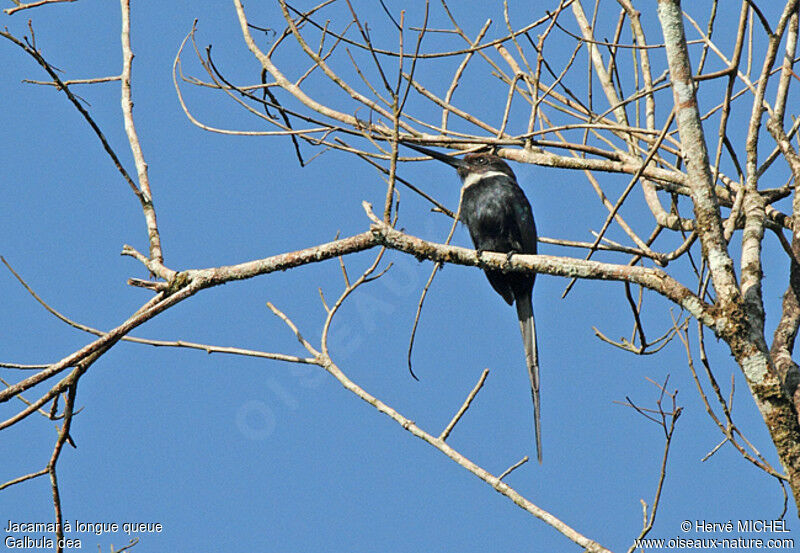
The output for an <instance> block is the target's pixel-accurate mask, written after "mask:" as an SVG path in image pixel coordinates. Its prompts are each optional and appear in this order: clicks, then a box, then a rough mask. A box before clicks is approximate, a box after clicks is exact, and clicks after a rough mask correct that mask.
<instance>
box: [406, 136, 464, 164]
mask: <svg viewBox="0 0 800 553" xmlns="http://www.w3.org/2000/svg"><path fill="white" fill-rule="evenodd" d="M403 145H405V146H407V147H409V148H411V149H412V150H416V151H418V152H421V153H423V154H425V155H426V156H431V157H432V158H433V159H438V160H439V161H442V162H444V163H446V164H448V165H449V166H450V167H455V168H456V169H458V168H460V167H466V165H467V162H466V161H464V160H463V159H461V158H457V157H452V156H446V155H444V154H443V153H441V152H437V151H436V150H429V149H428V148H423V147H422V146H417V145H416V144H410V143H408V142H403Z"/></svg>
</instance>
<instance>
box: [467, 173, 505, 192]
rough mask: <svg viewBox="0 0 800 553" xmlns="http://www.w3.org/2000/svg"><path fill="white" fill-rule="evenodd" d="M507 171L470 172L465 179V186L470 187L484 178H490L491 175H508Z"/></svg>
mask: <svg viewBox="0 0 800 553" xmlns="http://www.w3.org/2000/svg"><path fill="white" fill-rule="evenodd" d="M507 176H508V175H506V174H505V173H503V172H502V171H486V172H485V173H470V174H469V175H467V178H465V179H464V186H463V187H464V188H468V187H470V186H472V185H473V184H476V183H478V182H480V181H481V180H483V179H488V178H489V177H507Z"/></svg>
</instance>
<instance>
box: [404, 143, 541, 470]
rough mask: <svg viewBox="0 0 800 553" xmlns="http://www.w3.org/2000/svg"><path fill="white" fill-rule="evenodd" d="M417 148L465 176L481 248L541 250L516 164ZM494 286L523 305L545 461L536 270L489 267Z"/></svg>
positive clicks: (464, 211)
mask: <svg viewBox="0 0 800 553" xmlns="http://www.w3.org/2000/svg"><path fill="white" fill-rule="evenodd" d="M404 144H405V145H406V146H407V147H409V148H411V149H413V150H417V151H418V152H421V153H423V154H426V155H428V156H430V157H432V158H434V159H437V160H439V161H442V162H444V163H446V164H448V165H450V166H451V167H454V168H455V169H456V172H457V173H458V176H459V177H460V178H461V183H462V186H461V203H460V205H459V209H458V218H459V219H461V221H462V222H463V223H464V224H465V225H466V226H467V229H468V230H469V235H470V237H471V238H472V243H473V244H474V245H475V249H476V250H477V251H478V256H479V257H480V253H481V252H483V251H492V252H500V253H505V254H506V255H507V257H508V259H509V260H510V259H511V257H512V256H513V255H514V254H535V253H536V244H537V235H536V223H535V221H534V218H533V210H532V209H531V204H530V202H529V201H528V198H527V197H526V196H525V193H524V192H523V191H522V188H520V186H519V184H518V183H517V177H516V176H515V175H514V172H513V171H512V170H511V167H509V165H508V164H507V163H506V162H505V161H504V160H503V159H502V158H500V157H498V156H496V155H493V154H490V153H481V152H479V153H472V154H467V155H466V156H464V157H463V159H462V158H456V157H452V156H448V155H445V154H442V153H441V152H437V151H435V150H430V149H428V148H424V147H422V146H419V145H417V144H413V143H408V142H404ZM485 273H486V277H487V278H488V279H489V283H490V284H491V285H492V288H494V290H495V291H496V292H497V293H498V294H500V295H501V296H502V297H503V299H504V300H505V301H506V303H508V304H509V305H512V304H514V305H515V306H516V308H517V318H518V320H519V327H520V331H521V333H522V341H523V343H524V346H525V362H526V365H527V368H528V376H529V378H530V385H531V397H532V399H533V420H534V433H535V436H536V456H537V458H538V460H539V463H541V462H542V429H541V402H540V397H539V353H538V350H537V347H536V324H535V322H534V318H533V284H534V281H535V279H536V273H521V272H517V271H512V272H508V273H504V272H502V271H498V270H491V269H486V270H485Z"/></svg>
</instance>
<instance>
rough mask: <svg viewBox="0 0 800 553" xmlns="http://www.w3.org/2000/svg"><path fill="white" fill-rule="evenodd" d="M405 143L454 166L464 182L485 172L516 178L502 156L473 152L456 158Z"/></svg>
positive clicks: (413, 148)
mask: <svg viewBox="0 0 800 553" xmlns="http://www.w3.org/2000/svg"><path fill="white" fill-rule="evenodd" d="M405 145H406V146H408V147H409V148H411V149H412V150H417V151H418V152H422V153H423V154H426V155H429V156H431V157H432V158H434V159H438V160H439V161H441V162H444V163H446V164H448V165H450V166H451V167H454V168H455V170H456V171H457V172H458V176H459V177H461V180H462V182H465V183H466V182H467V180H468V178H469V177H470V176H473V177H472V179H476V178H480V176H481V175H483V174H485V173H503V174H504V175H507V176H508V177H510V178H511V179H512V180H516V177H515V176H514V172H513V171H512V170H511V167H509V166H508V164H507V163H506V162H505V161H504V160H503V159H502V158H500V157H498V156H496V155H494V154H490V153H484V152H480V153H475V154H467V155H465V156H464V157H463V158H457V157H452V156H448V155H444V154H443V153H441V152H437V151H436V150H429V149H428V148H423V147H422V146H417V145H416V144H409V143H405Z"/></svg>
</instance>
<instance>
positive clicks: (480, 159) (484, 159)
mask: <svg viewBox="0 0 800 553" xmlns="http://www.w3.org/2000/svg"><path fill="white" fill-rule="evenodd" d="M478 163H479V164H480V165H486V158H485V157H483V156H481V157H479V158H478Z"/></svg>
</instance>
